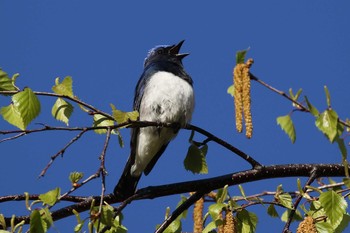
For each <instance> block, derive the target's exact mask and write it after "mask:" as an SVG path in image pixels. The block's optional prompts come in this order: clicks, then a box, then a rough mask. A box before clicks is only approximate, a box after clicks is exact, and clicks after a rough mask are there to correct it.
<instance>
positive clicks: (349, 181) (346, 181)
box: [343, 177, 350, 188]
mask: <svg viewBox="0 0 350 233" xmlns="http://www.w3.org/2000/svg"><path fill="white" fill-rule="evenodd" d="M343 182H344V184H345V186H346V187H347V188H350V178H348V177H346V178H344V179H343Z"/></svg>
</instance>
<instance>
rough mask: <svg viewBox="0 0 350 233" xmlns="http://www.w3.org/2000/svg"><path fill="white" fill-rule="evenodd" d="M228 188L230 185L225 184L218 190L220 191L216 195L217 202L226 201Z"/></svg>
mask: <svg viewBox="0 0 350 233" xmlns="http://www.w3.org/2000/svg"><path fill="white" fill-rule="evenodd" d="M227 188H228V185H225V187H223V188H222V189H219V190H218V193H217V195H216V203H224V202H225V200H226V198H227Z"/></svg>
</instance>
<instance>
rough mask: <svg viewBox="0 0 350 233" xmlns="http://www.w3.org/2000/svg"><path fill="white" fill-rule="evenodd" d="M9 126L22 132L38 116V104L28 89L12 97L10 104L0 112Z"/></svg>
mask: <svg viewBox="0 0 350 233" xmlns="http://www.w3.org/2000/svg"><path fill="white" fill-rule="evenodd" d="M0 112H1V114H2V116H3V118H4V119H5V120H6V121H7V122H9V123H10V124H12V125H14V126H16V127H18V128H20V129H22V130H24V129H25V128H26V127H27V125H28V124H29V123H30V122H31V121H32V120H33V119H34V118H35V117H37V116H38V115H39V113H40V102H39V100H38V98H37V97H36V95H35V94H34V93H33V91H32V90H31V89H30V88H25V89H24V90H23V91H21V92H18V93H17V94H15V95H13V96H12V103H11V104H10V105H9V106H7V107H3V108H1V110H0Z"/></svg>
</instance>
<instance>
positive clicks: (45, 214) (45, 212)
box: [39, 207, 53, 230]
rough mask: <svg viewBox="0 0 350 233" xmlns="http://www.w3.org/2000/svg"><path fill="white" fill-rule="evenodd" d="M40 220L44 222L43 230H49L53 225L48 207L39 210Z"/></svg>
mask: <svg viewBox="0 0 350 233" xmlns="http://www.w3.org/2000/svg"><path fill="white" fill-rule="evenodd" d="M39 212H40V216H41V220H42V221H43V222H44V223H43V225H44V226H45V229H46V230H47V229H49V228H50V227H51V226H52V224H53V219H52V216H51V212H50V210H49V208H48V207H46V208H43V209H41V210H40V211H39Z"/></svg>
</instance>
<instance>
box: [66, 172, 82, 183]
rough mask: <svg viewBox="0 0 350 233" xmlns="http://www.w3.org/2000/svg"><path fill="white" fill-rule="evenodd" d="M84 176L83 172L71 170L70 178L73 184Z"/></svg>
mask: <svg viewBox="0 0 350 233" xmlns="http://www.w3.org/2000/svg"><path fill="white" fill-rule="evenodd" d="M83 177H84V173H82V172H71V173H70V174H69V180H70V182H71V183H72V184H74V183H78V182H79V181H80V180H81V179H82V178H83Z"/></svg>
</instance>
